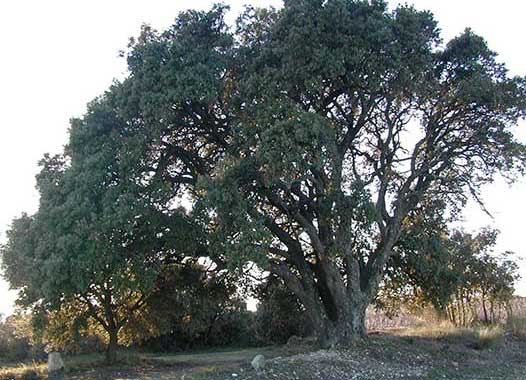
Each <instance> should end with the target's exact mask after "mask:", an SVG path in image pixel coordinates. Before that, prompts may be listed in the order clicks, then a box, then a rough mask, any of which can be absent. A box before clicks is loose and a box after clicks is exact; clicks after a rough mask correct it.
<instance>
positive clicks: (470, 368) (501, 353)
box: [0, 325, 526, 380]
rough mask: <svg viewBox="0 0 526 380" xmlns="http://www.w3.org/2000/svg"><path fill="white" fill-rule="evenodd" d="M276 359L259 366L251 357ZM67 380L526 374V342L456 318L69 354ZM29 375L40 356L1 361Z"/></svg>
mask: <svg viewBox="0 0 526 380" xmlns="http://www.w3.org/2000/svg"><path fill="white" fill-rule="evenodd" d="M257 354H263V355H265V357H266V358H267V359H269V360H267V365H266V366H265V369H264V370H263V371H262V372H260V373H256V372H255V371H254V370H253V369H252V368H251V366H250V360H251V359H252V358H253V357H254V356H255V355H257ZM65 361H66V365H67V368H68V372H67V374H66V378H67V379H75V380H77V379H78V380H80V379H83V380H116V379H121V380H123V379H127V380H154V379H156V380H168V379H184V380H205V379H209V380H226V379H243V380H250V379H273V380H280V379H283V380H285V379H287V380H292V379H298V380H300V379H301V380H322V379H323V380H331V379H334V380H336V379H355V380H366V379H367V380H373V379H374V380H380V379H389V380H391V379H406V380H407V379H413V380H417V379H418V380H420V379H422V380H439V379H440V380H442V379H447V380H457V379H458V380H468V379H469V380H475V379H476V380H499V379H502V380H526V342H525V341H521V340H518V339H516V338H514V337H511V336H506V334H504V332H503V330H502V329H499V328H483V327H481V328H478V329H457V328H453V327H451V326H449V325H427V326H421V327H417V328H411V329H404V330H397V331H391V332H389V333H378V334H372V335H370V336H369V337H368V339H366V340H364V341H363V342H360V343H358V344H356V345H355V347H352V348H350V349H346V350H322V351H316V350H313V351H312V352H305V350H304V348H303V349H302V348H301V347H296V348H290V347H286V346H283V347H266V348H250V349H230V350H214V351H210V350H209V351H203V352H194V353H185V354H170V355H165V354H139V353H121V355H120V360H119V364H118V365H116V366H113V367H106V366H104V364H103V358H102V356H100V355H79V356H75V357H66V358H65ZM24 371H25V372H27V373H28V374H29V376H28V377H26V378H27V379H28V380H32V379H37V378H38V377H39V376H45V368H44V366H42V365H39V364H38V363H26V364H24V365H19V366H14V365H10V366H4V367H3V368H0V379H7V378H8V377H6V376H5V375H6V373H8V372H10V373H12V374H14V375H15V376H13V377H14V378H18V379H22V378H24V377H23V372H24Z"/></svg>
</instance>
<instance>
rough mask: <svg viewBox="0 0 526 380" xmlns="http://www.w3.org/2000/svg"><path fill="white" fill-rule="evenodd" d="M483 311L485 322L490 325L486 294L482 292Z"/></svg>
mask: <svg viewBox="0 0 526 380" xmlns="http://www.w3.org/2000/svg"><path fill="white" fill-rule="evenodd" d="M482 311H483V312H484V322H485V323H489V317H488V308H487V307H486V294H485V293H484V292H482Z"/></svg>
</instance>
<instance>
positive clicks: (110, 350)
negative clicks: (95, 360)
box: [106, 329, 119, 364]
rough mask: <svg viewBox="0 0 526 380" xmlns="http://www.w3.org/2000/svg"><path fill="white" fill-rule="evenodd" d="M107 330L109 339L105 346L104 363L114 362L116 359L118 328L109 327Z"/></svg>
mask: <svg viewBox="0 0 526 380" xmlns="http://www.w3.org/2000/svg"><path fill="white" fill-rule="evenodd" d="M107 332H108V335H109V341H108V345H107V346H106V363H107V364H114V363H115V362H116V361H117V348H118V335H119V330H118V329H110V330H109V331H107Z"/></svg>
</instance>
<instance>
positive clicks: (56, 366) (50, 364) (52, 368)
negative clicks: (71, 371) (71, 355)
mask: <svg viewBox="0 0 526 380" xmlns="http://www.w3.org/2000/svg"><path fill="white" fill-rule="evenodd" d="M47 372H48V379H50V380H58V379H63V378H64V361H63V360H62V357H61V356H60V353H58V352H50V353H49V356H48V358H47Z"/></svg>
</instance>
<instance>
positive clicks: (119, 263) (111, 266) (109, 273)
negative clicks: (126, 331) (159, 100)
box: [2, 98, 198, 363]
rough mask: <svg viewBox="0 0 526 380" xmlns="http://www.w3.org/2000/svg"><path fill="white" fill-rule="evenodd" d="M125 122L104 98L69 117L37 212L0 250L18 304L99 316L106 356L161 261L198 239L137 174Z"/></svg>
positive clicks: (112, 353)
mask: <svg viewBox="0 0 526 380" xmlns="http://www.w3.org/2000/svg"><path fill="white" fill-rule="evenodd" d="M128 129H129V128H128V125H127V124H126V123H125V122H124V121H123V120H121V119H120V118H119V117H118V115H117V114H116V113H115V112H114V110H113V108H112V105H111V104H110V101H109V99H108V98H102V99H99V100H97V101H95V102H94V103H92V104H91V105H90V106H89V111H88V113H87V114H86V116H85V117H84V118H83V119H79V120H73V122H72V128H71V130H70V143H69V145H68V146H67V148H66V150H65V154H64V155H63V156H55V157H50V156H46V157H44V159H43V160H42V161H41V162H40V165H41V172H40V173H39V175H38V176H37V187H38V190H39V192H40V207H39V210H38V212H37V213H36V214H35V215H33V216H28V215H23V216H22V217H21V218H19V219H16V220H14V221H13V224H12V227H11V230H10V231H8V233H7V238H8V242H7V245H6V246H5V247H4V248H3V252H2V255H3V266H4V269H5V273H6V278H7V280H8V281H9V282H10V284H11V287H12V288H16V289H20V299H19V303H20V304H21V305H22V306H24V307H27V308H38V309H39V310H42V309H43V310H45V311H46V312H48V313H55V314H57V313H58V314H60V315H61V316H62V317H64V318H66V319H75V320H76V321H81V320H84V321H86V320H91V321H92V322H93V321H94V322H96V323H97V324H99V325H100V327H101V328H102V329H103V330H104V331H105V333H106V336H107V351H106V355H107V357H106V358H107V361H108V362H110V363H111V362H114V361H115V359H116V348H117V345H118V341H119V333H120V332H121V331H122V329H123V328H124V327H125V326H126V325H127V324H128V323H129V322H130V320H131V319H132V318H134V317H135V316H136V315H137V314H138V313H141V312H142V310H143V309H144V307H145V305H146V301H147V299H148V298H149V297H150V295H151V294H152V292H153V290H154V286H155V283H156V280H157V278H158V276H159V275H160V273H161V272H162V270H163V268H164V267H165V265H166V263H167V262H174V261H177V260H179V258H180V257H185V256H188V255H189V252H190V250H192V249H194V248H195V247H196V246H197V243H196V244H192V245H189V244H186V242H187V241H188V240H187V239H188V234H191V232H189V231H190V230H191V229H192V227H191V225H190V223H187V218H186V216H185V214H184V212H183V210H181V209H175V208H173V207H169V206H167V205H166V203H163V202H162V195H160V194H163V192H162V189H159V188H152V187H146V186H145V185H144V183H145V182H144V181H142V180H141V179H142V178H144V172H143V171H142V167H141V166H140V165H138V164H137V163H138V162H141V160H140V157H135V159H134V160H130V156H129V154H131V152H130V151H129V150H130V149H129V147H128V146H127V145H126V144H127V141H126V140H125V139H123V138H122V137H123V134H125V133H126V131H128ZM125 153H126V154H125ZM195 240H196V241H198V239H195ZM58 314H57V315H58ZM83 323H84V322H83Z"/></svg>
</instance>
